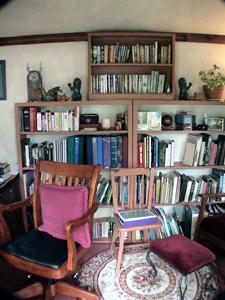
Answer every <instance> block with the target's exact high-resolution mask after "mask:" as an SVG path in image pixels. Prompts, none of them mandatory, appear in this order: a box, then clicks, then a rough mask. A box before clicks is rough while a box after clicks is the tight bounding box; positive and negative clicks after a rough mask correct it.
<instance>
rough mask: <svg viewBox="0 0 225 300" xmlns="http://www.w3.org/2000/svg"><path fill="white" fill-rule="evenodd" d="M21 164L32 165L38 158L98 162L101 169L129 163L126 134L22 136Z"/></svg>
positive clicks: (69, 161)
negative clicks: (32, 138)
mask: <svg viewBox="0 0 225 300" xmlns="http://www.w3.org/2000/svg"><path fill="white" fill-rule="evenodd" d="M21 147H22V149H21V151H22V164H23V167H33V166H35V165H36V162H37V160H38V158H43V159H45V160H53V161H59V162H68V163H75V164H88V165H96V164H100V165H101V167H102V168H103V169H110V168H121V167H123V168H126V167H128V137H127V135H115V136H92V135H88V136H83V135H75V136H68V137H66V138H63V139H58V140H57V139H55V140H54V141H53V142H51V143H48V142H47V141H44V142H42V143H40V144H38V143H32V142H30V138H24V139H22V140H21Z"/></svg>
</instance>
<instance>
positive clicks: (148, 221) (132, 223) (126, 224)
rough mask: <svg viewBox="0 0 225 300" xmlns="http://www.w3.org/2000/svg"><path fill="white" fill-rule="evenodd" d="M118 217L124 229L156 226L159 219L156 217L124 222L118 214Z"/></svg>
mask: <svg viewBox="0 0 225 300" xmlns="http://www.w3.org/2000/svg"><path fill="white" fill-rule="evenodd" d="M116 217H117V219H118V221H119V222H120V224H121V225H122V226H123V227H130V226H141V225H149V224H155V223H157V221H158V217H157V216H154V217H153V218H148V219H142V218H140V219H138V220H133V221H126V222H124V221H123V220H122V219H121V218H120V216H119V214H116Z"/></svg>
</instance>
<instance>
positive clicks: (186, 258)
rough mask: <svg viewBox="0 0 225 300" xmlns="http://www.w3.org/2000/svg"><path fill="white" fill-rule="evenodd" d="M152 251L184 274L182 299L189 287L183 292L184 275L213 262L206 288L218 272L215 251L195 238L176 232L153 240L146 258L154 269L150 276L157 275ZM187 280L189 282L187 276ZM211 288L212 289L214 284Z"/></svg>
mask: <svg viewBox="0 0 225 300" xmlns="http://www.w3.org/2000/svg"><path fill="white" fill-rule="evenodd" d="M151 252H154V253H155V254H157V255H158V256H159V257H160V258H161V259H163V260H164V261H166V262H167V263H169V264H170V265H171V266H173V267H174V268H175V269H177V270H178V271H179V272H180V273H181V274H182V278H181V282H180V292H181V299H183V297H184V294H185V291H186V289H187V286H185V290H184V292H183V293H182V290H181V284H182V279H183V277H186V276H187V275H188V274H190V273H192V272H193V271H196V270H198V269H200V268H202V267H204V266H206V265H209V264H212V265H214V269H213V271H212V274H211V275H210V277H209V278H208V279H207V281H206V284H205V288H208V287H207V285H208V282H209V280H210V279H211V278H212V277H213V276H214V275H215V274H216V265H215V260H216V257H215V255H214V253H212V252H211V251H210V250H209V249H208V248H206V247H204V246H202V245H201V244H199V243H197V242H195V241H193V240H190V239H189V238H187V237H185V236H183V235H180V234H176V235H173V236H170V237H167V238H164V239H161V240H154V241H152V242H151V245H150V250H149V252H148V253H147V257H146V258H147V260H148V262H149V263H150V265H151V266H152V268H153V271H150V276H151V277H156V276H157V270H156V268H155V266H154V263H153V262H152V260H151V257H150V255H151ZM185 281H186V284H187V280H186V278H185ZM210 288H211V289H212V286H211V287H210ZM208 289H209V288H208Z"/></svg>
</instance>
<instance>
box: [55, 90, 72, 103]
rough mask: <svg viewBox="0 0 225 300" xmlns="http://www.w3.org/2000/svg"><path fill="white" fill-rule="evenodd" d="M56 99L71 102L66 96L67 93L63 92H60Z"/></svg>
mask: <svg viewBox="0 0 225 300" xmlns="http://www.w3.org/2000/svg"><path fill="white" fill-rule="evenodd" d="M56 98H57V101H68V100H69V98H68V97H67V96H66V94H65V93H63V91H62V90H59V91H58V92H57V96H56Z"/></svg>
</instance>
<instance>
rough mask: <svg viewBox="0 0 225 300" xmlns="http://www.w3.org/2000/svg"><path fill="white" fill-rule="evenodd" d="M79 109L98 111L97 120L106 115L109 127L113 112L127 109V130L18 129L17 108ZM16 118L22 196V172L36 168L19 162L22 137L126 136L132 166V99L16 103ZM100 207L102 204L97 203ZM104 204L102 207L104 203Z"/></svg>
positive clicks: (113, 116) (34, 138) (45, 138)
mask: <svg viewBox="0 0 225 300" xmlns="http://www.w3.org/2000/svg"><path fill="white" fill-rule="evenodd" d="M112 104H113V110H112V107H111V106H112ZM78 106H79V108H80V114H84V113H96V114H99V122H100V123H101V122H102V119H103V118H106V117H107V118H109V119H110V123H111V126H112V127H114V126H115V121H116V115H117V114H118V113H121V112H125V111H126V112H127V114H128V123H127V130H119V131H117V130H98V131H81V130H79V131H35V132H33V131H21V130H20V118H21V116H20V109H21V108H23V107H39V108H40V109H41V111H42V112H45V111H46V110H50V111H51V112H56V111H61V112H62V111H67V110H73V108H74V107H78ZM15 119H16V139H17V152H18V166H19V175H20V184H21V194H22V198H24V182H23V173H24V172H26V171H29V170H34V169H35V167H24V166H23V165H22V151H21V140H22V139H23V138H26V137H29V138H30V141H31V143H41V142H43V141H45V140H46V141H52V140H53V139H60V138H66V137H68V136H73V135H86V136H87V135H96V136H98V135H102V136H106V135H107V136H111V135H127V136H128V166H129V167H132V101H129V100H114V101H108V100H107V101H92V102H91V101H67V102H32V103H16V104H15ZM109 171H110V169H103V172H109ZM100 206H101V205H100ZM104 207H105V206H104Z"/></svg>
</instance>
